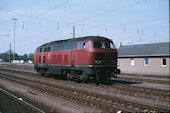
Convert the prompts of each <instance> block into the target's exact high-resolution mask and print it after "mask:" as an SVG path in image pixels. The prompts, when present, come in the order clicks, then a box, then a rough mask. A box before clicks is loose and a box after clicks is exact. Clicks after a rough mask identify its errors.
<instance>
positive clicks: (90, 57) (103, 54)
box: [34, 36, 117, 83]
mask: <svg viewBox="0 0 170 113" xmlns="http://www.w3.org/2000/svg"><path fill="white" fill-rule="evenodd" d="M34 69H35V70H36V71H37V73H38V74H39V75H40V76H46V75H47V74H56V75H58V76H61V77H63V78H65V79H70V80H81V81H90V80H96V81H97V83H99V82H100V81H102V80H105V79H108V78H110V77H111V76H112V75H113V74H114V73H115V72H116V71H117V50H116V47H115V45H114V43H113V42H112V41H111V40H110V39H108V38H105V37H101V36H87V37H80V38H72V39H67V40H59V41H53V42H50V43H46V44H43V45H41V46H40V47H38V48H37V49H36V52H35V54H34Z"/></svg>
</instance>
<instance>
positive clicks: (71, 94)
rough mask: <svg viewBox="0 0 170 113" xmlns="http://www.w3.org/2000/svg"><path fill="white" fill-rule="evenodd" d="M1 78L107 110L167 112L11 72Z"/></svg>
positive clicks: (158, 108) (166, 110) (160, 108)
mask: <svg viewBox="0 0 170 113" xmlns="http://www.w3.org/2000/svg"><path fill="white" fill-rule="evenodd" d="M0 77H3V78H6V79H9V80H12V81H14V82H18V83H20V84H22V85H25V86H29V87H31V88H34V89H37V90H39V91H41V92H44V93H47V94H49V95H53V96H59V97H61V98H64V99H67V100H72V101H75V102H78V103H82V104H87V105H90V106H93V107H97V108H100V109H102V110H104V111H107V112H118V111H121V112H169V110H168V109H166V108H162V107H157V106H151V105H146V104H142V103H138V102H133V101H127V100H123V99H117V98H113V97H109V96H106V95H101V94H97V93H90V92H85V91H81V90H76V89H74V88H68V87H64V86H56V85H52V84H49V83H44V82H42V81H38V80H28V79H24V78H20V77H17V76H15V75H12V74H2V73H1V76H0Z"/></svg>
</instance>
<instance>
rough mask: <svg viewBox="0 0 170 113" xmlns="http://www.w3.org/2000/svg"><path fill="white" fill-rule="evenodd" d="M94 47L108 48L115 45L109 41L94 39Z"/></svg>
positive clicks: (112, 47)
mask: <svg viewBox="0 0 170 113" xmlns="http://www.w3.org/2000/svg"><path fill="white" fill-rule="evenodd" d="M93 47H94V48H109V49H115V48H116V47H115V45H114V44H113V42H111V41H95V42H93Z"/></svg>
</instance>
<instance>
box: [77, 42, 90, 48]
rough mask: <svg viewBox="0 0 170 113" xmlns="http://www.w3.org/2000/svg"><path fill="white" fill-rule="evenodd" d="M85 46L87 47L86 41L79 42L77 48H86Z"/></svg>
mask: <svg viewBox="0 0 170 113" xmlns="http://www.w3.org/2000/svg"><path fill="white" fill-rule="evenodd" d="M86 48H88V43H87V42H80V44H79V49H86Z"/></svg>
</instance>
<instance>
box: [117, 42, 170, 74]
mask: <svg viewBox="0 0 170 113" xmlns="http://www.w3.org/2000/svg"><path fill="white" fill-rule="evenodd" d="M118 65H119V67H118V68H119V69H120V70H121V72H122V73H131V74H150V75H153V74H154V75H169V74H170V66H169V65H170V42H164V43H152V44H140V45H128V46H122V47H120V48H119V49H118Z"/></svg>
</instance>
